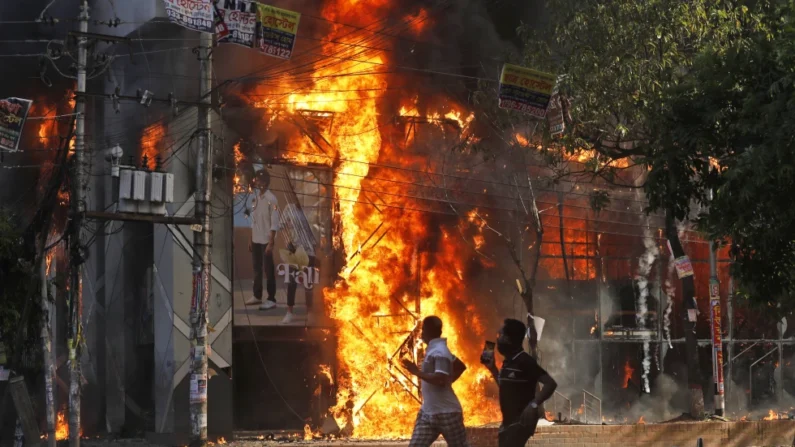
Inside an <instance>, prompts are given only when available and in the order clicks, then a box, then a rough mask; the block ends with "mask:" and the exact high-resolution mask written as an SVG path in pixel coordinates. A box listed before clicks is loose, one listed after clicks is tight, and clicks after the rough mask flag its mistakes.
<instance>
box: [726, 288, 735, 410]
mask: <svg viewBox="0 0 795 447" xmlns="http://www.w3.org/2000/svg"><path fill="white" fill-rule="evenodd" d="M733 302H734V279H732V277H731V276H729V294H728V296H727V297H726V319H727V320H728V323H729V346H728V348H729V358H730V359H732V360H731V361H729V362H728V363H727V365H726V377H728V380H727V381H726V384H727V388H729V389H731V388H732V387H734V374H733V370H734V368H733V367H732V363H733V362H734V357H733V355H734V306H733V305H732V303H733ZM727 391H729V390H728V389H727ZM726 394H729V396H732V394H730V393H726Z"/></svg>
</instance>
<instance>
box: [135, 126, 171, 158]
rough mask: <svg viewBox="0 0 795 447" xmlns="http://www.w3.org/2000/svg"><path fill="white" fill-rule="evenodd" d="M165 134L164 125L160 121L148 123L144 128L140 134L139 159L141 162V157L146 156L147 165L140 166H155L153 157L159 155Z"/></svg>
mask: <svg viewBox="0 0 795 447" xmlns="http://www.w3.org/2000/svg"><path fill="white" fill-rule="evenodd" d="M165 136H166V127H165V126H164V125H163V123H162V122H160V121H158V122H155V123H153V124H150V125H149V126H148V127H147V128H146V129H144V132H143V134H142V135H141V160H142V163H143V158H144V156H146V158H147V165H146V166H141V167H147V168H149V169H154V168H155V159H156V157H158V156H159V155H160V151H161V150H162V147H161V146H162V144H163V141H164V138H165Z"/></svg>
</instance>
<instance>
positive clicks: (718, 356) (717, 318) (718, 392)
mask: <svg viewBox="0 0 795 447" xmlns="http://www.w3.org/2000/svg"><path fill="white" fill-rule="evenodd" d="M709 200H712V191H710V192H709ZM716 257H717V254H716V253H715V242H713V241H709V311H710V323H711V324H710V329H711V333H712V378H713V379H714V382H715V415H716V416H723V414H724V410H725V407H726V399H725V392H726V390H725V388H724V380H723V340H722V335H723V334H722V332H721V311H720V282H719V281H718V265H717V259H715V258H716Z"/></svg>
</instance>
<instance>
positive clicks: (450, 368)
mask: <svg viewBox="0 0 795 447" xmlns="http://www.w3.org/2000/svg"><path fill="white" fill-rule="evenodd" d="M420 337H421V338H422V341H423V342H425V344H426V345H428V348H427V351H426V353H425V359H424V360H423V362H422V368H421V369H420V368H419V367H417V365H415V364H414V363H412V362H411V361H409V360H403V367H405V368H406V370H407V371H408V372H410V373H411V374H413V375H415V376H417V377H419V378H420V380H421V382H422V383H421V385H422V406H421V407H420V412H419V414H417V421H416V422H415V423H414V432H413V433H412V435H411V442H410V443H409V447H429V446H430V445H431V444H433V442H434V441H436V439H437V438H438V437H439V435H440V434H441V435H442V436H444V440H445V441H447V445H448V446H450V447H469V443H468V442H467V434H466V430H465V429H464V413H463V410H462V409H461V403H460V402H459V401H458V397H456V395H455V392H453V386H452V384H453V382H454V381H455V379H457V378H458V377H460V376H461V373H463V369H465V368H466V367H465V366H463V363H461V362H460V360H458V359H456V358H455V357H454V356H453V354H452V353H451V352H450V349H448V348H447V339H446V338H442V320H441V319H440V318H439V317H436V316H429V317H426V318H425V319H424V320H422V333H421V335H420Z"/></svg>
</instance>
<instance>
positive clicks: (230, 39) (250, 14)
mask: <svg viewBox="0 0 795 447" xmlns="http://www.w3.org/2000/svg"><path fill="white" fill-rule="evenodd" d="M219 5H220V7H219V8H218V13H219V14H220V16H221V19H222V20H223V21H224V23H225V24H226V28H227V29H228V30H229V34H227V35H226V38H224V39H223V40H222V41H221V37H220V36H219V37H218V40H219V41H220V42H219V43H234V44H237V45H242V46H244V47H246V48H254V46H255V45H254V43H255V39H254V38H255V36H256V33H257V3H256V2H253V1H243V0H223V1H221V2H220V3H219Z"/></svg>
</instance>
